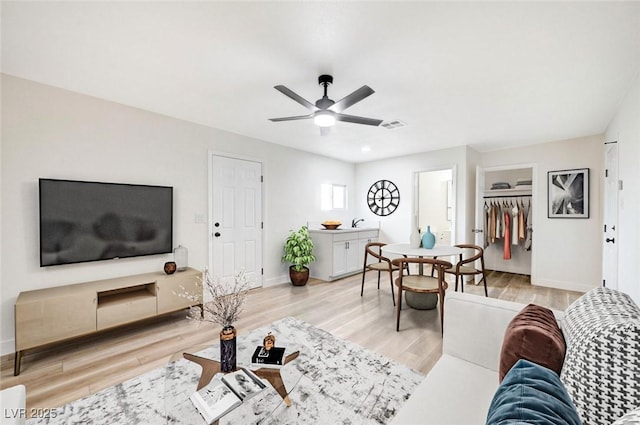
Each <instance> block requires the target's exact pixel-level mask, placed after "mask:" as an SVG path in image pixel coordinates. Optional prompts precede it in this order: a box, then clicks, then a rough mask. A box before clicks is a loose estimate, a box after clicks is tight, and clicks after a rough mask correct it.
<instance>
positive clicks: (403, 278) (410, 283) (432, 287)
mask: <svg viewBox="0 0 640 425" xmlns="http://www.w3.org/2000/svg"><path fill="white" fill-rule="evenodd" d="M392 264H393V265H395V266H397V267H398V268H399V269H402V270H405V269H407V268H408V267H409V265H410V264H417V265H418V268H419V269H423V270H424V269H425V267H424V265H425V264H426V265H431V266H432V267H433V269H434V270H435V272H434V274H435V276H427V275H424V274H412V275H406V274H404V273H400V276H399V277H398V278H397V279H396V286H397V287H398V304H397V310H398V312H397V315H396V331H400V310H402V291H410V292H416V293H421V294H437V295H438V301H439V302H440V332H444V295H445V291H446V290H447V287H448V285H447V282H445V280H444V270H445V269H447V268H450V267H453V266H452V264H451V263H450V262H448V261H444V260H438V259H435V258H419V257H410V258H396V259H395V260H393V261H392ZM420 266H423V267H420Z"/></svg>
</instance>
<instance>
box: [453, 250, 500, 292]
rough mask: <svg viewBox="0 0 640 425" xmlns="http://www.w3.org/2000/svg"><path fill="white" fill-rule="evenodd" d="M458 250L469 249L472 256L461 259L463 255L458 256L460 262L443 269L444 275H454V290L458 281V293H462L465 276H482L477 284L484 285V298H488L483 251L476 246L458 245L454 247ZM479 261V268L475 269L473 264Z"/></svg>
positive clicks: (456, 288)
mask: <svg viewBox="0 0 640 425" xmlns="http://www.w3.org/2000/svg"><path fill="white" fill-rule="evenodd" d="M455 246H457V247H458V248H464V249H470V250H473V255H472V256H471V257H468V258H465V259H463V258H462V257H463V254H460V260H459V261H458V262H457V263H456V265H454V266H452V267H449V268H447V269H445V271H444V272H445V273H447V274H452V275H455V277H456V286H455V290H456V291H457V290H458V280H459V281H460V291H462V292H464V277H465V276H475V275H482V278H481V279H480V281H479V282H478V284H480V282H482V283H484V296H485V297H488V296H489V293H488V292H487V272H486V270H485V268H484V249H482V248H481V247H479V246H478V245H472V244H458V245H455ZM477 260H480V268H479V269H477V268H476V267H475V265H474V264H475V262H476V261H477Z"/></svg>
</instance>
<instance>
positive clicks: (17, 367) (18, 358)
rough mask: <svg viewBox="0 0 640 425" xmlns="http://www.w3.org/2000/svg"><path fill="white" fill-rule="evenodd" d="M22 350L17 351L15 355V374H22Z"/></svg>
mask: <svg viewBox="0 0 640 425" xmlns="http://www.w3.org/2000/svg"><path fill="white" fill-rule="evenodd" d="M22 351H23V350H19V351H16V352H15V354H14V355H13V376H18V375H20V363H21V361H22Z"/></svg>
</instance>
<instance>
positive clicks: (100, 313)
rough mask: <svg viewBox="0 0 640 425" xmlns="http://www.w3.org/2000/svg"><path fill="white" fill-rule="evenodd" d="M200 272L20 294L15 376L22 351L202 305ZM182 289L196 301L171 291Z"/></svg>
mask: <svg viewBox="0 0 640 425" xmlns="http://www.w3.org/2000/svg"><path fill="white" fill-rule="evenodd" d="M201 276H202V273H201V272H200V271H198V270H195V269H191V268H188V269H187V270H184V271H177V272H175V273H174V274H171V275H167V274H165V273H163V272H156V273H146V274H139V275H135V276H125V277H119V278H114V279H106V280H98V281H94V282H85V283H77V284H73V285H64V286H57V287H53V288H45V289H37V290H34V291H27V292H21V293H20V295H18V299H17V300H16V304H15V335H16V351H15V358H14V370H13V373H14V375H16V376H17V375H19V374H20V362H21V359H22V354H23V352H24V350H28V349H30V348H35V347H40V346H42V345H46V344H50V343H54V342H60V341H64V340H67V339H69V338H74V337H78V336H82V335H88V334H91V333H94V332H98V331H101V330H104V329H108V328H112V327H115V326H119V325H124V324H127V323H131V322H135V321H137V320H141V319H146V318H149V317H154V316H158V315H161V314H165V313H170V312H173V311H177V310H181V309H183V308H187V307H190V306H192V305H198V304H202V287H201V286H200V285H199V284H198V280H199V279H200V277H201ZM182 288H184V289H182ZM184 290H186V291H188V292H190V293H193V294H197V295H199V299H197V300H195V301H192V300H189V299H186V298H184V297H181V296H178V295H176V294H177V293H181V292H183V291H184Z"/></svg>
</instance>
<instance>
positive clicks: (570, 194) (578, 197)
mask: <svg viewBox="0 0 640 425" xmlns="http://www.w3.org/2000/svg"><path fill="white" fill-rule="evenodd" d="M547 189H548V190H547V192H548V193H547V196H548V199H547V205H548V207H547V208H548V210H547V211H548V214H547V216H548V217H549V218H589V169H588V168H578V169H575V170H560V171H549V172H548V177H547Z"/></svg>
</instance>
